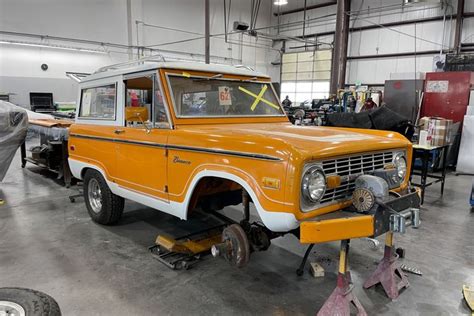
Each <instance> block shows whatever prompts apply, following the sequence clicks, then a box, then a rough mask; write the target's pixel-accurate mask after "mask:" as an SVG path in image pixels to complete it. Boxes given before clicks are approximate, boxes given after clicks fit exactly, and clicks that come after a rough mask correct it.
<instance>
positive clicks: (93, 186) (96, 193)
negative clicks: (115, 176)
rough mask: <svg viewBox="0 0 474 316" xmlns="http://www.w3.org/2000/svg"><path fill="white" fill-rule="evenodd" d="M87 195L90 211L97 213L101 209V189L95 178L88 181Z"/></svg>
mask: <svg viewBox="0 0 474 316" xmlns="http://www.w3.org/2000/svg"><path fill="white" fill-rule="evenodd" d="M87 195H88V197H89V202H90V206H91V208H92V211H93V212H94V213H99V212H100V211H101V210H102V191H101V190H100V185H99V182H98V181H97V180H96V179H91V180H90V181H89V184H88V187H87Z"/></svg>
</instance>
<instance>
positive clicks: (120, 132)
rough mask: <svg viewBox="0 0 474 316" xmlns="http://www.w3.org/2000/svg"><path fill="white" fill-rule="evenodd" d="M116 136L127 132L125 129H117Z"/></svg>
mask: <svg viewBox="0 0 474 316" xmlns="http://www.w3.org/2000/svg"><path fill="white" fill-rule="evenodd" d="M114 133H115V134H122V133H125V131H124V130H123V129H116V130H115V131H114Z"/></svg>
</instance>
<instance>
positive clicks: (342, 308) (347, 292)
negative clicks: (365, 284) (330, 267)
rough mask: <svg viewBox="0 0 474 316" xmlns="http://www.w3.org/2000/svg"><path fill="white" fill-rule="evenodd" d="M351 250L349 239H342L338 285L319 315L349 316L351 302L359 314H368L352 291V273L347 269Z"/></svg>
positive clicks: (363, 315)
mask: <svg viewBox="0 0 474 316" xmlns="http://www.w3.org/2000/svg"><path fill="white" fill-rule="evenodd" d="M348 252H349V240H342V241H341V250H340V252H339V273H338V275H337V287H336V288H335V289H334V291H333V292H332V294H331V295H330V296H329V298H328V299H327V300H326V302H325V303H324V305H323V307H321V309H320V310H319V312H318V314H317V316H349V315H350V313H351V303H352V304H353V305H354V307H355V308H356V309H357V315H358V316H367V313H366V312H365V309H364V307H363V306H362V304H361V303H360V301H359V300H358V299H357V297H356V296H355V295H354V293H352V288H353V286H352V281H351V274H350V272H349V271H347V255H348Z"/></svg>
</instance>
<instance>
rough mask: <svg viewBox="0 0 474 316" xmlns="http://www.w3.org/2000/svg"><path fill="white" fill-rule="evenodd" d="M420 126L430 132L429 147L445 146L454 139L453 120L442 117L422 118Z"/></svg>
mask: <svg viewBox="0 0 474 316" xmlns="http://www.w3.org/2000/svg"><path fill="white" fill-rule="evenodd" d="M419 124H420V125H421V130H425V131H428V142H429V145H431V146H444V145H448V144H451V143H452V141H453V138H454V137H453V136H454V135H451V126H452V125H453V121H452V120H447V119H444V118H442V117H422V118H421V119H420V121H419Z"/></svg>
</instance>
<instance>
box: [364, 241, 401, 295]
mask: <svg viewBox="0 0 474 316" xmlns="http://www.w3.org/2000/svg"><path fill="white" fill-rule="evenodd" d="M397 259H398V255H397V254H395V252H394V249H393V232H388V233H387V236H386V238H385V250H384V256H383V259H382V261H380V263H379V265H378V266H377V269H376V270H375V272H374V273H373V274H372V275H371V276H370V277H369V278H368V279H367V281H365V283H364V288H366V289H368V288H369V287H372V286H374V285H376V284H378V283H380V284H382V287H383V289H384V290H385V293H386V294H387V296H388V297H389V298H391V299H392V300H394V299H396V298H397V297H398V295H399V292H400V290H401V289H403V288H407V287H408V286H410V283H409V282H408V278H407V276H406V275H405V273H404V272H403V271H402V269H401V268H400V264H399V263H397Z"/></svg>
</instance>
